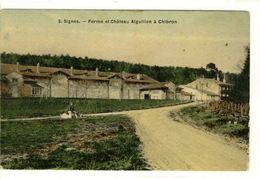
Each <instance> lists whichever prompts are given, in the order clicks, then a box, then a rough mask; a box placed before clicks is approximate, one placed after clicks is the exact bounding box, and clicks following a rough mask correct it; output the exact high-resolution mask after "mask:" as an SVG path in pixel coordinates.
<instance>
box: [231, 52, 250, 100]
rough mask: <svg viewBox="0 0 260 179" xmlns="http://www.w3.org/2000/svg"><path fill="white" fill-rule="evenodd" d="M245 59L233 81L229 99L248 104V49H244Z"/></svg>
mask: <svg viewBox="0 0 260 179" xmlns="http://www.w3.org/2000/svg"><path fill="white" fill-rule="evenodd" d="M245 51H246V59H245V62H244V65H243V69H242V70H241V73H240V74H239V75H238V76H237V78H236V79H235V83H234V87H233V89H232V92H231V99H232V100H234V101H240V102H245V103H248V102H249V96H250V95H249V91H250V87H249V86H250V48H249V47H246V48H245Z"/></svg>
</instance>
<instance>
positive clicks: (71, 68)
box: [70, 66, 73, 76]
mask: <svg viewBox="0 0 260 179" xmlns="http://www.w3.org/2000/svg"><path fill="white" fill-rule="evenodd" d="M70 75H71V76H73V66H71V67H70Z"/></svg>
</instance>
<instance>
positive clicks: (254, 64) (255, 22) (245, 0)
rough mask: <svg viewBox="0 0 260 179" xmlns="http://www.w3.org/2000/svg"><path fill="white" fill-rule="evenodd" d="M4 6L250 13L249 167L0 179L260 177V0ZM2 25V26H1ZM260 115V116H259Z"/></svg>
mask: <svg viewBox="0 0 260 179" xmlns="http://www.w3.org/2000/svg"><path fill="white" fill-rule="evenodd" d="M0 7H1V9H111V10H112V9H121V10H123V9H129V10H130V9H142V10H240V11H249V12H250V50H251V62H250V63H251V64H250V68H251V73H250V80H251V85H250V115H251V116H250V117H251V119H253V120H251V121H250V126H251V129H250V152H249V153H250V166H249V170H248V171H246V172H180V171H149V172H146V171H141V172H138V171H130V172H129V171H50V170H39V171H37V170H33V171H22V170H20V171H19V170H15V171H14V170H1V171H0V177H1V178H4V179H5V178H8V179H13V178H30V179H33V178H37V179H46V178H50V177H51V178H64V179H71V178H77V179H81V178H113V179H114V178H142V179H143V178H169V177H170V178H218V179H219V178H223V177H224V178H230V177H231V178H236V179H240V178H241V179H242V178H260V140H259V139H258V138H257V137H258V136H260V135H259V134H260V132H259V131H260V118H259V117H260V110H259V106H260V103H259V100H260V80H259V78H260V70H259V69H258V68H260V23H259V22H260V11H259V9H260V1H259V0H93V1H91V0H77V1H72V0H63V1H61V0H0ZM0 28H1V27H0ZM258 118H259V119H258Z"/></svg>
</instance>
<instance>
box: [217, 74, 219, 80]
mask: <svg viewBox="0 0 260 179" xmlns="http://www.w3.org/2000/svg"><path fill="white" fill-rule="evenodd" d="M217 81H219V74H218V73H217Z"/></svg>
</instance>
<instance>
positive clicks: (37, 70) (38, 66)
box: [36, 63, 40, 73]
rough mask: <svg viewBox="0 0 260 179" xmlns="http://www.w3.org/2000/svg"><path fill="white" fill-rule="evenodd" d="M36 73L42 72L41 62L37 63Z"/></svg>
mask: <svg viewBox="0 0 260 179" xmlns="http://www.w3.org/2000/svg"><path fill="white" fill-rule="evenodd" d="M36 73H40V63H37V68H36Z"/></svg>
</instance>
